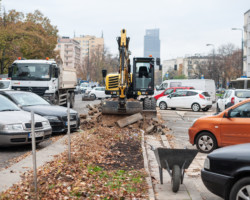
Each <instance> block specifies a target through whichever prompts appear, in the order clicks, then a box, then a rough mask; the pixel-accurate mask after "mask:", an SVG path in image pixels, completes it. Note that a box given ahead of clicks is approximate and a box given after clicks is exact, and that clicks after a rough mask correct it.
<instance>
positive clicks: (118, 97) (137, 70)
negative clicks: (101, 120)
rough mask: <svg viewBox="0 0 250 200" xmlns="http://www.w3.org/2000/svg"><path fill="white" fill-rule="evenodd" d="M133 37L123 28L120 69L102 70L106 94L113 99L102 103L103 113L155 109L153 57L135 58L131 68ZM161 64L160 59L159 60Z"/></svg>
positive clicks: (118, 39)
mask: <svg viewBox="0 0 250 200" xmlns="http://www.w3.org/2000/svg"><path fill="white" fill-rule="evenodd" d="M129 41H130V38H129V37H127V36H126V30H125V29H122V31H121V36H120V37H118V38H117V42H118V49H119V62H120V64H119V71H118V73H116V74H114V73H113V74H108V75H106V73H107V72H105V71H104V72H103V76H106V79H105V85H106V87H105V94H109V95H111V96H112V97H114V98H112V99H109V100H105V101H104V102H103V104H102V113H103V114H134V113H138V112H142V111H147V112H148V111H151V112H156V101H155V99H154V98H153V97H152V96H151V95H153V94H154V63H155V61H154V58H152V56H151V57H139V58H133V69H132V71H131V65H130V59H129V55H130V54H131V53H130V51H129ZM156 61H157V62H156V64H157V65H159V66H160V59H159V58H158V59H157V60H156Z"/></svg>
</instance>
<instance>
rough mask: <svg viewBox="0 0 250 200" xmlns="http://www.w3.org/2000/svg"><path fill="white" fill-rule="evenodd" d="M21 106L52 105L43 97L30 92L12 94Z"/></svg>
mask: <svg viewBox="0 0 250 200" xmlns="http://www.w3.org/2000/svg"><path fill="white" fill-rule="evenodd" d="M10 95H11V96H12V97H13V98H14V99H15V100H16V101H17V103H18V104H20V105H21V106H36V105H50V104H49V103H48V102H47V101H45V100H44V99H43V98H42V97H40V96H38V95H36V94H34V93H29V92H23V93H19V92H18V93H11V94H10Z"/></svg>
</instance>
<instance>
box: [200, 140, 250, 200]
mask: <svg viewBox="0 0 250 200" xmlns="http://www.w3.org/2000/svg"><path fill="white" fill-rule="evenodd" d="M201 178H202V181H203V183H204V185H205V186H206V187H207V189H208V190H210V191H211V192H212V193H214V194H216V195H218V196H220V197H222V198H225V199H229V200H241V199H250V143H247V144H239V145H234V146H229V147H224V148H221V149H217V150H215V151H213V152H212V153H210V154H209V155H208V156H207V158H206V160H205V164H204V169H202V171H201Z"/></svg>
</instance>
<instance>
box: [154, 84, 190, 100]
mask: <svg viewBox="0 0 250 200" xmlns="http://www.w3.org/2000/svg"><path fill="white" fill-rule="evenodd" d="M190 89H194V88H193V87H171V88H167V89H166V90H164V91H163V92H162V93H160V94H157V95H155V96H154V98H155V100H158V99H159V98H160V97H163V96H168V95H170V94H172V93H173V92H178V91H180V90H190Z"/></svg>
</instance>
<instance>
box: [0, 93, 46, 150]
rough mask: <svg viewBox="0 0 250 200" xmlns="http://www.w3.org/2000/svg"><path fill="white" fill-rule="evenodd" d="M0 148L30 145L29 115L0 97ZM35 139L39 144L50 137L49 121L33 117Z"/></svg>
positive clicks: (37, 116)
mask: <svg viewBox="0 0 250 200" xmlns="http://www.w3.org/2000/svg"><path fill="white" fill-rule="evenodd" d="M0 102H1V103H0V146H12V145H21V144H29V143H31V123H30V120H31V114H30V113H28V112H26V111H23V110H21V109H20V108H19V107H18V106H16V105H15V104H14V103H13V102H11V101H10V100H9V99H8V98H6V97H4V96H2V95H0ZM35 134H36V135H35V137H36V142H37V143H40V142H42V141H44V140H47V139H49V138H50V136H51V126H50V124H49V121H48V120H47V119H46V118H44V117H41V116H39V115H35Z"/></svg>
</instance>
